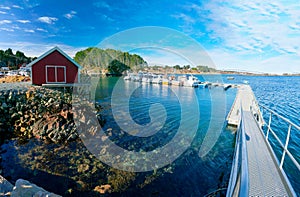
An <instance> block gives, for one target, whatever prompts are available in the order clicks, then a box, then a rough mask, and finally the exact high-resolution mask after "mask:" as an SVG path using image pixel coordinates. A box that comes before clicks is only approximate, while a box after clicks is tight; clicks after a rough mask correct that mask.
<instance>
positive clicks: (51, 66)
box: [46, 65, 67, 83]
mask: <svg viewBox="0 0 300 197" xmlns="http://www.w3.org/2000/svg"><path fill="white" fill-rule="evenodd" d="M48 68H54V70H55V82H49V81H48ZM57 68H63V69H64V81H61V82H57ZM66 82H67V74H66V66H58V65H46V83H66Z"/></svg>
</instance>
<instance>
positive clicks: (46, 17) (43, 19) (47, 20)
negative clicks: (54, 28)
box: [38, 16, 58, 24]
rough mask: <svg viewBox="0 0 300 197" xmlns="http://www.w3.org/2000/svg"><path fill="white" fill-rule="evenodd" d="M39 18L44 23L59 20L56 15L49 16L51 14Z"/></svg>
mask: <svg viewBox="0 0 300 197" xmlns="http://www.w3.org/2000/svg"><path fill="white" fill-rule="evenodd" d="M38 20H39V21H40V22H42V23H47V24H54V22H55V21H57V20H58V18H55V17H49V16H42V17H39V18H38Z"/></svg>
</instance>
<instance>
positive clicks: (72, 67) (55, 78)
mask: <svg viewBox="0 0 300 197" xmlns="http://www.w3.org/2000/svg"><path fill="white" fill-rule="evenodd" d="M28 67H31V81H32V84H35V85H42V84H60V83H61V84H72V83H79V82H80V69H81V68H82V67H81V66H80V65H79V64H78V63H77V62H75V61H74V60H73V59H72V58H71V57H69V56H68V55H67V54H66V53H64V52H63V51H62V50H61V49H60V48H58V47H54V48H53V49H51V50H49V51H47V52H46V53H44V54H43V55H41V56H40V57H39V58H37V59H36V60H34V61H33V62H31V63H30V64H28Z"/></svg>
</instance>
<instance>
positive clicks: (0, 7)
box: [0, 6, 10, 10]
mask: <svg viewBox="0 0 300 197" xmlns="http://www.w3.org/2000/svg"><path fill="white" fill-rule="evenodd" d="M0 9H3V10H10V7H8V6H0Z"/></svg>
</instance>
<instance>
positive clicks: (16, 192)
mask: <svg viewBox="0 0 300 197" xmlns="http://www.w3.org/2000/svg"><path fill="white" fill-rule="evenodd" d="M11 196H12V197H20V196H22V197H45V196H47V197H59V195H56V194H53V193H50V192H48V191H46V190H44V189H43V188H41V187H38V186H36V185H35V184H33V183H30V182H29V181H26V180H23V179H18V180H17V182H16V186H15V187H14V189H13V191H12V192H11Z"/></svg>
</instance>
